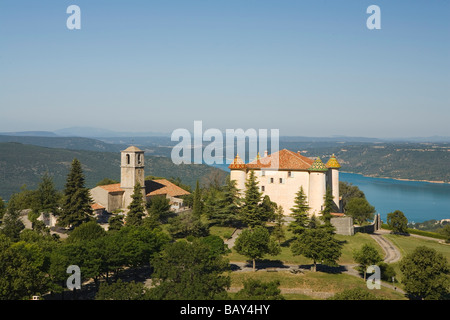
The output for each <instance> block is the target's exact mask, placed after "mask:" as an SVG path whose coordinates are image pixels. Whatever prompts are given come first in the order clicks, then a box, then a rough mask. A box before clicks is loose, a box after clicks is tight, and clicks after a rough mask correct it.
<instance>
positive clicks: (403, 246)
mask: <svg viewBox="0 0 450 320" xmlns="http://www.w3.org/2000/svg"><path fill="white" fill-rule="evenodd" d="M385 237H386V238H387V239H389V240H391V241H392V243H393V244H395V246H396V247H397V248H399V250H400V253H401V254H402V257H404V256H406V255H407V254H408V253H411V252H413V251H414V249H415V248H417V247H419V246H426V247H429V248H433V249H435V250H436V251H437V252H440V253H442V254H443V255H444V257H446V258H447V260H448V261H449V263H450V245H449V244H441V243H439V242H438V241H436V240H428V239H424V238H417V237H414V236H400V235H394V234H387V235H385Z"/></svg>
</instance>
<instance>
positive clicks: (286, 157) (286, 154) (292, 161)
mask: <svg viewBox="0 0 450 320" xmlns="http://www.w3.org/2000/svg"><path fill="white" fill-rule="evenodd" d="M313 162H314V160H312V159H310V158H308V157H305V156H302V155H301V154H300V153H296V152H292V151H290V150H287V149H283V150H280V151H278V152H275V153H273V154H271V155H267V156H264V157H262V158H259V159H258V158H257V159H256V160H254V161H252V162H250V163H248V164H247V165H246V168H248V169H282V170H283V169H284V170H308V169H309V168H310V167H311V165H312V164H313ZM230 167H231V166H230ZM230 169H232V168H230Z"/></svg>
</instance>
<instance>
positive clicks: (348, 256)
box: [215, 228, 384, 265]
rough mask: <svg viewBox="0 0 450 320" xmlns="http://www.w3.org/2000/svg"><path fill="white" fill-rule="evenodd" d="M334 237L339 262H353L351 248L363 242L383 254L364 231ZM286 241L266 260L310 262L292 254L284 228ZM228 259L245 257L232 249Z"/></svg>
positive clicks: (236, 259)
mask: <svg viewBox="0 0 450 320" xmlns="http://www.w3.org/2000/svg"><path fill="white" fill-rule="evenodd" d="M218 229H220V228H217V229H216V230H215V234H218ZM336 238H337V239H338V240H339V241H341V242H342V243H343V247H342V255H341V258H340V259H339V264H353V263H354V261H353V250H355V249H359V248H361V247H362V246H363V245H364V244H371V245H373V246H374V247H376V248H377V249H378V250H379V252H380V254H381V255H382V256H383V255H384V252H383V249H381V247H380V246H379V245H378V244H377V243H376V241H375V240H373V239H372V238H371V237H370V235H368V234H364V233H357V234H355V235H354V236H343V235H336ZM286 239H287V240H286V241H285V242H284V243H281V253H280V254H279V255H277V256H266V257H265V259H266V260H271V261H281V262H283V263H285V264H298V265H303V264H311V263H312V261H311V260H310V259H307V258H305V257H303V256H294V255H293V254H292V252H291V249H290V247H289V244H290V242H291V241H292V240H293V234H292V233H291V232H289V231H287V230H286ZM228 259H230V261H238V262H244V261H247V258H246V257H244V256H242V255H240V254H238V253H237V252H236V251H235V250H233V249H232V252H231V253H230V254H229V255H228Z"/></svg>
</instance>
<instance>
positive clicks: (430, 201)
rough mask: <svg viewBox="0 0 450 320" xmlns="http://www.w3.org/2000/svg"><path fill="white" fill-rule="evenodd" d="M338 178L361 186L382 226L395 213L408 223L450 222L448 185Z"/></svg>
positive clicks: (342, 175)
mask: <svg viewBox="0 0 450 320" xmlns="http://www.w3.org/2000/svg"><path fill="white" fill-rule="evenodd" d="M339 178H340V180H341V181H346V182H349V183H352V184H354V185H355V186H358V188H359V189H361V190H362V191H363V192H364V193H365V195H366V198H367V200H368V201H369V202H370V204H371V205H373V206H374V207H375V209H376V211H377V212H378V213H380V214H381V219H382V220H383V222H386V218H387V214H388V213H389V212H393V211H395V210H400V211H402V212H403V213H404V214H405V216H406V217H407V218H408V222H422V221H426V220H431V219H436V220H440V219H449V218H450V185H449V184H440V183H429V182H421V181H400V180H395V179H384V178H371V177H365V176H363V175H360V174H354V173H346V172H341V173H340V177H339Z"/></svg>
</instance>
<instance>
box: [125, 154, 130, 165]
mask: <svg viewBox="0 0 450 320" xmlns="http://www.w3.org/2000/svg"><path fill="white" fill-rule="evenodd" d="M126 161H127V164H130V155H129V154H127V160H126Z"/></svg>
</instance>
